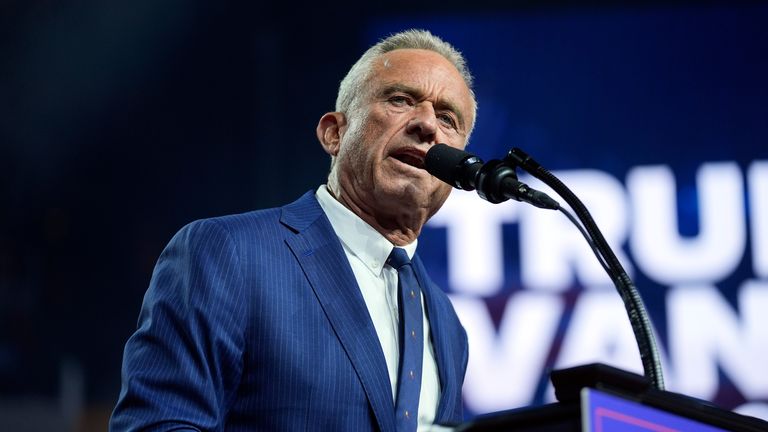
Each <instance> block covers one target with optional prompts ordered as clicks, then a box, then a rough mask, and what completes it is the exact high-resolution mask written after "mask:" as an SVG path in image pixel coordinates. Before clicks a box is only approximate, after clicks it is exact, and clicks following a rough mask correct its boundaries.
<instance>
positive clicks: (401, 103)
mask: <svg viewBox="0 0 768 432" xmlns="http://www.w3.org/2000/svg"><path fill="white" fill-rule="evenodd" d="M366 86H367V91H366V92H365V93H364V94H361V95H359V96H358V99H357V101H356V103H355V108H354V109H352V110H351V112H349V113H347V115H346V124H344V125H343V126H342V127H340V130H339V133H340V142H339V148H338V154H337V159H336V166H335V170H336V171H337V180H338V185H337V186H338V187H339V188H340V189H341V192H342V194H346V195H347V197H345V198H351V199H352V200H354V201H355V203H356V204H357V205H358V206H361V207H362V208H363V211H366V212H367V213H369V214H373V215H376V216H377V217H381V216H383V217H385V218H394V219H399V218H402V217H404V216H405V215H407V214H409V213H414V210H416V209H420V210H423V211H422V213H423V214H426V215H427V217H429V216H431V215H432V214H434V213H435V212H436V211H437V210H438V209H439V208H440V206H442V204H443V202H445V200H446V198H448V194H449V193H450V189H451V187H450V186H449V185H447V184H445V183H443V182H441V181H440V180H438V179H436V178H435V177H432V176H431V175H430V174H429V173H428V172H427V171H425V170H423V169H422V168H423V166H424V156H425V154H426V153H427V151H428V150H429V149H430V148H431V146H432V145H434V144H437V143H444V144H448V145H449V146H452V147H455V148H459V149H463V148H464V146H465V145H466V138H467V133H468V132H469V130H471V127H472V124H473V122H474V117H473V116H474V112H473V102H472V96H471V94H470V90H469V88H467V85H466V83H465V82H464V80H463V78H462V77H461V75H460V74H459V72H458V70H456V68H455V67H454V66H453V65H452V64H451V63H450V62H449V61H448V60H446V59H445V58H444V57H443V56H441V55H440V54H438V53H436V52H433V51H428V50H420V49H401V50H395V51H391V52H389V53H386V54H384V55H382V56H380V57H378V58H377V59H376V60H375V63H374V66H373V68H372V71H371V73H370V74H369V77H368V81H367V83H366ZM425 220H426V219H425ZM423 222H424V221H422V223H423Z"/></svg>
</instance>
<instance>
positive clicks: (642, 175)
mask: <svg viewBox="0 0 768 432" xmlns="http://www.w3.org/2000/svg"><path fill="white" fill-rule="evenodd" d="M766 22H768V7H766V6H761V5H756V6H732V7H729V6H711V7H697V6H674V7H672V6H670V7H664V6H654V7H643V8H639V7H634V8H629V7H628V8H618V7H617V8H605V9H590V8H582V9H564V10H531V11H528V12H518V13H515V14H504V13H499V14H490V13H484V14H475V15H470V16H462V17H458V16H445V15H443V16H434V15H431V16H430V17H417V18H413V17H411V18H402V19H394V18H393V19H387V20H382V21H379V22H376V23H372V24H371V26H370V29H369V33H368V35H367V36H366V38H367V40H366V42H373V41H374V40H375V39H378V38H380V37H382V36H385V35H387V34H389V33H391V32H394V31H398V30H401V29H405V28H411V27H419V28H426V29H429V30H431V31H432V32H433V33H435V34H437V35H439V36H441V37H443V38H444V39H446V40H447V41H449V42H451V43H453V44H454V45H455V46H456V47H457V48H458V49H459V50H461V51H462V52H463V53H464V54H465V56H466V57H467V60H468V63H469V66H470V68H471V70H472V71H473V74H474V76H475V82H476V85H475V92H476V95H477V99H478V106H479V110H478V120H477V126H476V129H475V132H474V134H473V136H472V137H471V139H470V143H469V146H468V150H469V151H472V152H473V153H476V154H477V155H479V156H480V157H482V158H483V159H485V160H488V159H493V158H502V157H503V156H504V155H505V154H506V153H507V151H508V150H509V149H510V148H512V147H520V148H522V149H523V150H525V151H526V152H527V153H529V154H531V155H532V156H533V157H534V158H535V159H536V160H537V161H539V162H540V163H541V164H543V165H544V166H545V167H547V168H549V169H551V170H552V171H553V172H554V173H555V174H556V175H557V176H558V177H560V178H561V179H562V180H563V182H564V183H565V184H566V185H568V186H569V187H570V188H571V189H572V190H573V191H574V192H575V193H576V194H577V195H578V196H579V197H580V198H581V199H582V200H583V201H584V203H585V204H586V205H587V207H588V208H589V209H590V211H591V212H592V215H593V216H594V217H595V219H596V221H597V223H598V225H599V226H600V228H601V229H602V231H603V233H604V235H605V237H606V238H607V240H608V242H609V243H610V244H611V245H612V247H613V248H614V250H615V251H616V253H617V255H618V256H619V259H620V260H621V261H622V263H623V264H624V266H625V267H626V268H627V270H628V272H629V273H630V275H631V276H632V278H633V280H634V281H635V283H636V285H637V286H638V288H639V289H640V291H641V293H642V295H643V297H644V300H645V302H646V305H647V307H648V309H649V311H650V314H651V317H652V318H653V322H654V325H655V330H656V332H657V336H658V340H659V343H660V345H661V349H662V360H663V363H664V371H665V378H666V381H667V387H668V388H669V389H671V390H673V391H676V392H680V393H685V394H689V395H692V396H695V397H698V398H702V399H707V400H710V401H714V402H716V403H717V404H719V405H721V406H723V407H725V408H727V409H735V410H737V411H740V412H744V413H750V414H752V415H756V416H760V417H763V418H768V403H767V402H768V374H766V373H765V365H766V364H768V314H766V313H764V311H765V310H768V81H767V80H766V79H765V77H768V55H766V53H768V26H765V23H766ZM521 179H522V180H524V181H526V182H528V183H529V184H530V185H531V186H533V187H536V188H541V189H542V190H544V191H546V192H548V193H550V194H551V190H549V189H548V188H546V187H544V186H542V185H541V183H539V182H537V181H534V180H533V179H531V178H530V177H528V176H525V175H521ZM561 202H562V200H561ZM419 253H420V254H421V256H422V258H423V259H424V261H425V263H426V264H427V266H428V268H429V270H430V273H431V274H432V276H433V278H434V279H435V281H436V282H437V283H439V284H440V285H441V286H442V287H444V289H445V290H446V291H448V292H449V294H450V295H451V298H452V300H453V303H454V305H455V307H456V310H457V312H458V314H459V316H460V318H461V320H462V322H463V324H464V326H465V328H466V330H467V333H468V336H469V341H470V360H469V366H468V370H467V375H466V380H465V386H464V400H465V406H466V408H467V413H468V414H467V415H468V416H471V415H473V414H478V413H484V412H490V411H495V410H502V409H509V408H514V407H519V406H525V405H531V404H533V405H536V404H541V403H545V402H549V401H552V400H553V394H552V389H551V385H550V384H549V381H548V373H549V371H550V370H551V369H553V368H563V367H568V366H574V365H578V364H584V363H590V362H595V361H599V362H604V363H609V364H612V365H614V366H617V367H620V368H624V369H629V370H632V371H636V372H642V367H641V363H640V359H639V355H638V351H637V348H636V345H635V342H634V339H633V336H632V332H631V329H630V326H629V323H628V320H627V317H626V313H625V311H624V308H623V306H622V304H621V301H620V299H619V297H618V295H617V294H616V292H615V290H614V289H613V286H612V284H611V281H610V280H609V279H608V277H607V276H606V275H605V273H604V272H603V270H602V268H601V267H600V265H599V264H598V262H597V261H596V260H595V257H594V255H593V254H592V252H591V251H590V249H589V247H588V246H587V244H586V243H585V242H584V240H583V238H581V235H580V234H579V233H578V231H577V230H576V229H575V228H574V227H573V226H572V225H570V223H569V222H568V220H567V219H566V218H564V217H563V216H562V215H561V214H559V213H557V212H551V211H546V210H541V209H537V208H533V207H531V206H527V205H523V204H520V203H517V202H507V203H502V204H499V205H493V204H489V203H487V202H484V201H482V200H481V199H480V198H478V197H477V195H475V194H474V192H465V191H454V193H453V194H452V196H451V198H450V199H449V200H448V202H447V203H446V205H445V206H444V207H443V209H442V210H441V211H440V212H439V213H438V214H436V215H435V217H434V218H433V219H432V220H431V221H430V223H429V224H428V226H427V227H426V228H425V230H424V232H423V233H422V236H421V238H420V243H419Z"/></svg>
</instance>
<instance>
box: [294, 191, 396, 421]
mask: <svg viewBox="0 0 768 432" xmlns="http://www.w3.org/2000/svg"><path fill="white" fill-rule="evenodd" d="M281 221H282V222H283V223H284V224H285V225H286V226H288V227H290V228H291V229H292V230H293V231H294V232H295V235H294V236H290V237H287V238H286V243H287V244H288V247H289V248H290V249H291V251H292V252H293V254H294V256H295V257H296V260H297V261H298V262H299V265H300V266H301V268H302V270H303V271H304V274H305V275H306V277H307V280H308V281H309V284H310V285H311V286H312V289H313V291H314V293H315V295H316V296H317V299H318V301H319V302H320V305H321V306H322V308H323V310H324V311H325V314H326V316H327V317H328V320H329V321H330V323H331V326H332V327H333V329H334V331H335V333H336V335H337V337H338V338H339V341H340V343H341V345H342V346H343V347H344V350H345V351H346V353H347V356H348V357H349V360H350V362H351V363H352V366H353V367H354V369H355V372H356V373H357V376H358V377H359V379H360V382H361V383H362V385H363V388H364V389H365V393H366V395H367V397H368V401H369V403H370V405H371V408H372V410H373V412H374V415H375V416H376V420H377V422H378V425H379V428H380V429H381V430H382V431H394V430H395V422H394V420H395V419H394V411H395V407H394V403H393V402H392V396H391V395H392V390H391V385H390V382H389V375H388V372H387V365H386V361H385V360H384V353H383V352H382V350H381V345H380V344H379V339H378V336H377V334H376V330H375V328H374V326H373V322H372V321H371V317H370V315H369V314H368V308H367V307H366V305H365V301H364V300H363V296H362V294H361V292H360V288H359V287H358V285H357V281H356V280H355V276H354V274H353V273H352V269H351V268H350V266H349V261H348V260H347V257H346V255H345V254H344V250H343V249H342V246H341V243H340V242H339V240H338V237H337V236H336V234H335V232H334V231H333V228H332V227H331V224H330V222H329V221H328V219H327V218H326V217H325V214H324V213H323V212H322V208H321V207H320V205H319V204H318V203H317V200H316V199H315V197H314V193H313V192H308V193H307V194H305V195H304V196H302V197H301V198H300V199H299V200H297V201H296V202H294V203H292V204H289V205H287V206H285V207H283V213H282V218H281Z"/></svg>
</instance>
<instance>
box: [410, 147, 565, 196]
mask: <svg viewBox="0 0 768 432" xmlns="http://www.w3.org/2000/svg"><path fill="white" fill-rule="evenodd" d="M424 165H425V168H426V170H427V172H429V173H430V174H432V175H433V176H435V177H437V178H438V179H440V180H442V181H444V182H446V183H448V184H449V185H451V186H453V187H455V188H457V189H464V190H468V191H471V190H475V189H477V194H478V195H480V198H482V199H484V200H486V201H489V202H491V203H493V204H498V203H500V202H504V201H506V200H508V199H510V198H512V199H514V200H516V201H521V202H527V203H528V204H532V205H534V206H536V207H539V208H544V209H551V210H557V209H558V208H560V203H558V202H557V201H555V200H553V199H552V198H550V197H549V196H548V195H547V194H545V193H544V192H539V191H537V190H536V189H531V188H530V187H528V185H526V184H525V183H522V182H519V181H518V180H517V174H515V170H514V168H512V167H510V166H509V165H508V164H506V163H505V162H503V161H500V160H497V159H493V160H490V161H488V162H487V163H483V160H482V159H480V158H478V157H477V156H475V155H473V154H472V153H468V152H465V151H462V150H459V149H455V148H453V147H451V146H448V145H446V144H435V145H434V146H432V148H431V149H429V151H428V152H427V155H426V157H425V159H424Z"/></svg>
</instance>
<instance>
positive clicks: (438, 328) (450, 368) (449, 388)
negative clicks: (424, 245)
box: [413, 255, 461, 423]
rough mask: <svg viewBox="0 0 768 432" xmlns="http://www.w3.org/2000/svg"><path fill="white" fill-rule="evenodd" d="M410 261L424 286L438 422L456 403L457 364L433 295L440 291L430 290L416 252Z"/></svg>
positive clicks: (447, 417) (432, 286)
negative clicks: (437, 383) (437, 381)
mask: <svg viewBox="0 0 768 432" xmlns="http://www.w3.org/2000/svg"><path fill="white" fill-rule="evenodd" d="M413 262H414V269H415V270H416V277H417V278H418V280H419V284H421V286H422V287H424V303H425V305H426V311H425V313H426V314H427V320H428V321H429V332H430V336H431V340H432V347H433V348H434V350H435V362H437V373H438V375H439V377H440V401H439V402H438V405H437V412H436V413H435V423H441V422H445V421H448V420H449V419H450V414H451V410H452V409H453V407H454V406H455V405H456V402H457V400H456V395H460V394H461V389H460V388H458V389H457V388H456V387H457V382H458V380H459V377H457V376H456V370H457V369H456V367H457V366H456V364H455V361H454V358H453V356H452V354H453V350H452V349H451V348H452V341H451V339H450V335H448V334H446V333H445V327H444V324H443V322H442V318H441V317H443V316H445V311H444V310H443V309H444V306H443V305H442V304H441V303H440V302H439V300H438V298H437V296H438V295H441V294H442V293H435V292H434V291H435V290H439V288H438V287H437V286H435V285H434V284H432V283H431V282H430V279H429V277H428V276H427V273H426V270H425V269H424V265H423V264H422V262H421V259H420V258H419V257H418V255H417V256H415V257H414V260H413Z"/></svg>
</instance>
